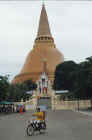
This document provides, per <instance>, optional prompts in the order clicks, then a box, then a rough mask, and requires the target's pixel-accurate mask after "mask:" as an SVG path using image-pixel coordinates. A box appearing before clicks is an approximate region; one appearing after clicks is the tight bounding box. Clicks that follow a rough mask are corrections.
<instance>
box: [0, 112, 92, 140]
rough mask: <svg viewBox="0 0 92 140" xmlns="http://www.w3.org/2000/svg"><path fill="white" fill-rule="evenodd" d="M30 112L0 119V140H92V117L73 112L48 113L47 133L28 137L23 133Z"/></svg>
mask: <svg viewBox="0 0 92 140" xmlns="http://www.w3.org/2000/svg"><path fill="white" fill-rule="evenodd" d="M31 114H32V112H27V113H24V114H22V115H20V114H12V115H6V116H1V117H0V140H29V139H32V140H92V117H91V116H87V115H83V114H80V113H77V112H73V111H64V110H63V111H55V112H52V111H49V112H48V116H47V120H48V123H47V126H48V128H47V132H46V133H45V134H40V135H38V134H36V135H35V136H32V137H29V136H27V135H26V133H25V129H26V125H27V120H29V119H31Z"/></svg>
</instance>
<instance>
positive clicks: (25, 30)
mask: <svg viewBox="0 0 92 140" xmlns="http://www.w3.org/2000/svg"><path fill="white" fill-rule="evenodd" d="M45 5H46V11H47V14H48V19H49V23H50V27H51V32H52V36H53V37H54V40H55V44H56V47H57V48H58V49H59V50H60V51H61V52H62V53H63V54H64V57H65V60H74V61H76V62H80V61H83V60H84V59H85V58H86V57H89V56H91V55H92V2H87V1H86V2H81V1H79V2H72V1H68V2H63V1H62V2H56V1H50V2H48V1H47V2H45ZM41 6H42V2H41V1H38V2H37V1H36V2H33V1H31V2H29V1H27V2H26V1H20V2H16V1H15V2H14V1H13V2H9V1H7V2H0V74H10V76H11V77H10V79H12V78H13V76H14V75H16V74H18V73H19V72H20V70H21V68H22V66H23V64H24V61H25V58H26V56H27V54H28V52H29V51H30V50H31V49H32V47H33V43H34V39H35V37H36V33H37V29H38V23H39V18H40V12H41Z"/></svg>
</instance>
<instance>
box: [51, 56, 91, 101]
mask: <svg viewBox="0 0 92 140" xmlns="http://www.w3.org/2000/svg"><path fill="white" fill-rule="evenodd" d="M53 88H54V90H66V89H67V90H69V91H70V92H72V93H73V94H72V96H73V97H75V98H82V99H84V98H92V57H89V58H86V60H85V61H84V62H81V63H79V64H76V63H75V62H74V61H66V62H64V63H62V64H59V65H58V66H57V67H56V71H55V79H54V84H53Z"/></svg>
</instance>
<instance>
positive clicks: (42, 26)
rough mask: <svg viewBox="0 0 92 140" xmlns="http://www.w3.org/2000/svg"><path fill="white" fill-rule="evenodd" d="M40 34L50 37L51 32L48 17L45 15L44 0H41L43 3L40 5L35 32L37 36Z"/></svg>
mask: <svg viewBox="0 0 92 140" xmlns="http://www.w3.org/2000/svg"><path fill="white" fill-rule="evenodd" d="M40 36H50V37H52V35H51V32H50V27H49V22H48V17H47V13H46V9H45V5H44V1H43V5H42V10H41V15H40V22H39V28H38V33H37V37H40Z"/></svg>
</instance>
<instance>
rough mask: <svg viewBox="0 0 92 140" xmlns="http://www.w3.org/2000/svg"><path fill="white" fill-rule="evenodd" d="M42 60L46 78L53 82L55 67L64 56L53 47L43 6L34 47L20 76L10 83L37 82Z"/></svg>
mask: <svg viewBox="0 0 92 140" xmlns="http://www.w3.org/2000/svg"><path fill="white" fill-rule="evenodd" d="M44 59H45V60H46V73H47V75H48V78H49V79H50V80H52V81H53V78H54V72H55V69H56V65H57V64H59V63H62V62H63V61H64V56H63V54H62V53H60V52H59V51H58V50H57V48H56V47H55V44H54V39H53V37H52V35H51V32H50V28H49V23H48V18H47V14H46V10H45V6H44V5H43V7H42V11H41V16H40V22H39V28H38V33H37V37H36V39H35V43H34V47H33V49H32V50H31V51H30V52H29V54H28V56H27V59H26V61H25V63H24V66H23V68H22V70H21V72H20V74H19V75H17V76H15V78H14V80H13V81H12V82H13V83H19V82H23V81H25V80H28V79H32V80H33V81H36V80H38V79H39V78H40V75H41V74H42V72H43V61H44Z"/></svg>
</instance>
